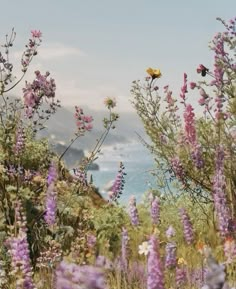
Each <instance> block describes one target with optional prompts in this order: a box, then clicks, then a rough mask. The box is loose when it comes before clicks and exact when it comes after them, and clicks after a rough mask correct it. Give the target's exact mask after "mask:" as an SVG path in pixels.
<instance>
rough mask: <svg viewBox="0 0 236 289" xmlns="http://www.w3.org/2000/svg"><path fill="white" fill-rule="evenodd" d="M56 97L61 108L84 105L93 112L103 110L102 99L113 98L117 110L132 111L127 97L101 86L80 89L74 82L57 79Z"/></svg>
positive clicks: (115, 89)
mask: <svg viewBox="0 0 236 289" xmlns="http://www.w3.org/2000/svg"><path fill="white" fill-rule="evenodd" d="M56 83H57V97H58V99H60V100H61V103H62V105H63V106H74V105H84V106H88V107H89V108H91V109H94V110H102V109H104V98H105V97H107V96H110V97H115V98H116V100H117V110H118V111H119V110H123V111H132V105H131V104H130V102H129V100H128V97H127V96H125V95H123V94H122V93H121V92H120V91H119V90H118V88H116V87H114V86H111V85H107V84H103V85H97V86H94V87H92V88H89V87H82V86H80V85H79V83H78V82H77V81H75V80H69V81H66V80H63V79H57V82H56Z"/></svg>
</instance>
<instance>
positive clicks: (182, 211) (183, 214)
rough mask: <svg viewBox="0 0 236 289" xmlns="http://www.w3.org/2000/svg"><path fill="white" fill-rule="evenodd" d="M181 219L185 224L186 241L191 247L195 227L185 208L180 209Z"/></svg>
mask: <svg viewBox="0 0 236 289" xmlns="http://www.w3.org/2000/svg"><path fill="white" fill-rule="evenodd" d="M180 217H181V221H182V224H183V232H184V238H185V241H186V243H187V244H188V245H191V244H192V243H193V241H194V232H193V225H192V223H191V221H190V218H189V215H188V214H187V212H186V210H185V209H184V208H181V209H180Z"/></svg>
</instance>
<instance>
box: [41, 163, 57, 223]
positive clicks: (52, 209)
mask: <svg viewBox="0 0 236 289" xmlns="http://www.w3.org/2000/svg"><path fill="white" fill-rule="evenodd" d="M56 179H57V171H56V166H55V164H54V163H52V164H51V166H50V168H49V173H48V178H47V183H48V188H47V192H46V204H45V211H46V212H45V216H44V219H45V221H46V222H47V224H48V225H49V226H52V225H54V224H55V222H56V211H57V193H56V191H55V189H54V183H55V181H56Z"/></svg>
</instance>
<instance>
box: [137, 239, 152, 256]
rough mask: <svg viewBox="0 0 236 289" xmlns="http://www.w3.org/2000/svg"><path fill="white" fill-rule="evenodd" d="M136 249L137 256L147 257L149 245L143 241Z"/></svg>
mask: <svg viewBox="0 0 236 289" xmlns="http://www.w3.org/2000/svg"><path fill="white" fill-rule="evenodd" d="M138 248H139V250H138V253H139V255H142V254H144V255H145V256H147V254H148V253H149V251H150V249H151V245H150V244H149V243H148V242H146V241H145V242H143V243H142V244H141V245H139V246H138Z"/></svg>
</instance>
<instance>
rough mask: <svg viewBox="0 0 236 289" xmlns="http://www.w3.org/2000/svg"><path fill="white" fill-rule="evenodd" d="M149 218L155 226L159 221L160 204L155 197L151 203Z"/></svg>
mask: <svg viewBox="0 0 236 289" xmlns="http://www.w3.org/2000/svg"><path fill="white" fill-rule="evenodd" d="M151 218H152V224H153V225H157V224H158V223H159V219H160V204H159V200H158V198H157V197H155V198H154V199H153V201H152V203H151Z"/></svg>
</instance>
